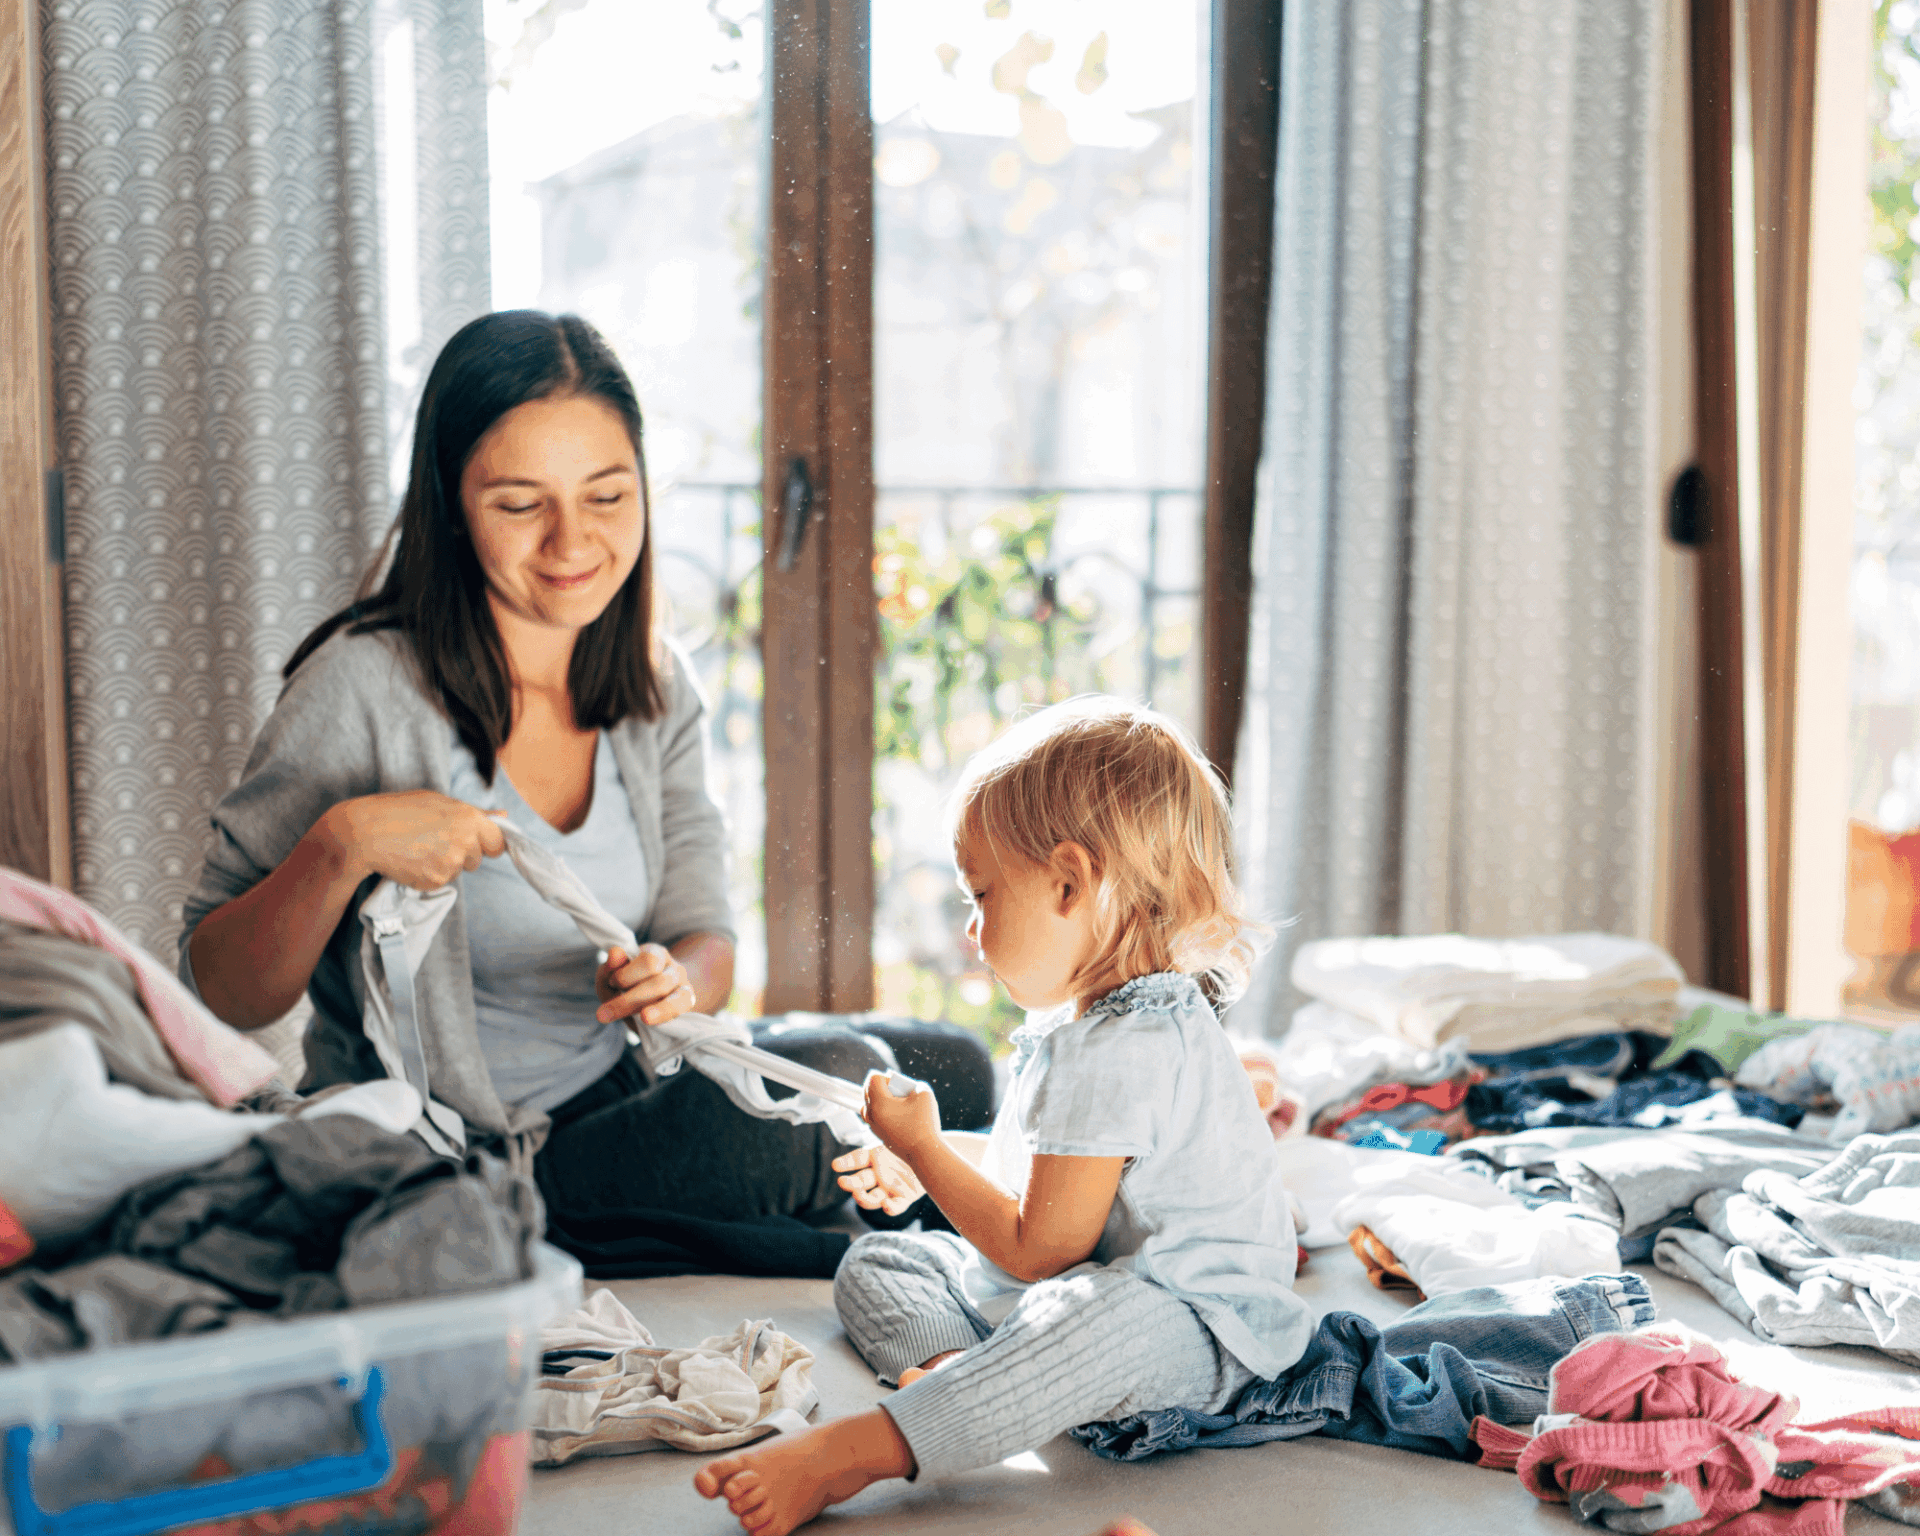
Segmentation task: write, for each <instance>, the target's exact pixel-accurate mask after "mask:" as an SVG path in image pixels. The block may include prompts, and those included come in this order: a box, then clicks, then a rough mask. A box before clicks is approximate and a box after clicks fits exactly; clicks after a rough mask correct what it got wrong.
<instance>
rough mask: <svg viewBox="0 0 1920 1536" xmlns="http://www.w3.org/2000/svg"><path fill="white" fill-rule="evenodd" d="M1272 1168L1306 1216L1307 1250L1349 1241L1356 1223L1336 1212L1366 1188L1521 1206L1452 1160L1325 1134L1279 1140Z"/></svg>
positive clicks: (1303, 1238) (1302, 1231)
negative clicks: (1338, 1218)
mask: <svg viewBox="0 0 1920 1536" xmlns="http://www.w3.org/2000/svg"><path fill="white" fill-rule="evenodd" d="M1273 1167H1274V1174H1275V1176H1276V1177H1277V1178H1278V1179H1279V1180H1280V1181H1281V1182H1282V1183H1283V1184H1285V1185H1286V1189H1287V1193H1288V1195H1290V1196H1291V1197H1292V1199H1293V1201H1294V1203H1295V1205H1296V1206H1297V1207H1298V1208H1299V1211H1300V1214H1301V1216H1304V1218H1305V1219H1304V1220H1300V1219H1299V1217H1296V1218H1295V1219H1296V1221H1297V1222H1298V1225H1299V1242H1300V1245H1301V1247H1303V1248H1337V1247H1339V1246H1340V1245H1341V1244H1342V1243H1344V1242H1346V1240H1347V1234H1348V1233H1349V1232H1351V1231H1352V1230H1353V1226H1351V1225H1348V1226H1342V1225H1340V1224H1339V1223H1338V1222H1337V1221H1336V1220H1335V1212H1336V1211H1338V1210H1339V1209H1340V1207H1341V1205H1342V1203H1343V1202H1345V1201H1346V1200H1348V1199H1350V1198H1351V1197H1352V1196H1354V1195H1357V1194H1359V1193H1361V1192H1362V1191H1363V1190H1364V1191H1369V1192H1373V1193H1379V1192H1381V1191H1383V1190H1384V1191H1386V1192H1388V1193H1392V1194H1416V1193H1417V1194H1423V1195H1428V1196H1432V1197H1434V1198H1437V1199H1442V1200H1451V1201H1457V1202H1460V1203H1463V1204H1466V1205H1475V1206H1485V1207H1492V1206H1500V1205H1517V1204H1519V1202H1518V1201H1517V1200H1516V1199H1515V1198H1514V1197H1513V1196H1512V1195H1510V1194H1508V1193H1507V1192H1506V1191H1505V1190H1503V1189H1501V1188H1500V1187H1499V1186H1498V1185H1496V1184H1495V1183H1494V1182H1493V1181H1492V1180H1491V1179H1489V1178H1486V1177H1484V1176H1483V1175H1481V1174H1478V1173H1475V1172H1474V1171H1473V1170H1472V1169H1471V1168H1469V1167H1467V1166H1466V1165H1465V1164H1463V1163H1460V1162H1459V1161H1457V1160H1455V1159H1453V1158H1450V1157H1428V1156H1425V1155H1423V1154H1421V1153H1418V1152H1400V1151H1395V1150H1393V1149H1391V1148H1386V1147H1356V1146H1354V1145H1353V1144H1352V1143H1350V1142H1345V1141H1333V1140H1331V1139H1329V1138H1328V1137H1325V1136H1301V1137H1294V1138H1290V1139H1288V1140H1286V1141H1280V1142H1275V1143H1274V1148H1273Z"/></svg>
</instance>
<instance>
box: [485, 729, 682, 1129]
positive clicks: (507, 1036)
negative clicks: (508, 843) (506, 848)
mask: <svg viewBox="0 0 1920 1536" xmlns="http://www.w3.org/2000/svg"><path fill="white" fill-rule="evenodd" d="M451 787H452V790H453V794H454V797H455V798H456V799H459V800H464V801H466V802H467V804H469V805H473V806H478V807H479V808H480V809H481V810H483V811H504V812H506V816H507V820H509V821H511V822H512V823H513V824H514V825H515V826H516V827H518V828H520V830H521V831H523V832H525V833H527V834H528V835H529V836H530V837H532V838H533V839H534V841H536V842H538V843H540V844H541V845H542V846H543V847H546V848H549V849H551V850H552V851H553V852H555V853H557V854H559V855H560V857H561V858H563V859H565V860H566V861H567V864H568V865H569V866H570V867H571V868H572V870H573V872H574V873H575V874H577V875H578V876H579V877H580V878H581V879H582V880H583V881H585V882H586V886H587V889H588V890H590V891H592V892H593V894H594V896H595V897H596V898H598V900H599V902H600V904H601V905H602V906H603V907H605V908H606V909H607V910H608V911H609V912H611V913H613V914H614V916H616V917H618V918H619V919H620V920H621V921H622V922H624V923H625V924H626V925H627V926H628V927H629V928H634V929H638V928H639V926H640V924H641V922H642V921H643V920H644V919H645V917H646V902H647V863H646V855H645V854H644V853H643V852H642V851H641V848H640V830H639V828H638V827H637V826H635V824H634V820H633V806H632V804H631V803H630V802H629V800H628V798H627V790H626V785H625V784H623V783H622V782H621V779H620V768H619V765H618V764H617V763H616V762H615V761H614V756H613V748H612V747H611V746H609V745H608V744H607V733H606V732H605V731H602V732H601V733H600V738H599V741H598V743H597V745H596V746H595V748H594V754H593V803H592V805H591V806H590V807H589V808H588V811H587V819H586V820H585V821H584V822H582V823H581V824H580V825H579V826H578V827H576V828H575V829H574V830H573V831H571V832H556V831H555V830H554V829H553V827H552V826H550V825H549V824H548V823H547V822H546V821H545V820H544V819H543V818H542V817H541V816H540V815H539V814H538V813H537V812H536V811H535V810H534V809H533V808H532V807H531V806H529V805H528V804H527V802H526V801H525V800H523V799H521V798H520V792H519V791H518V790H516V789H515V788H514V787H513V781H512V780H511V779H509V778H508V777H507V771H506V769H504V768H502V767H500V766H498V765H497V764H496V765H495V767H494V771H493V783H492V784H491V785H489V784H488V783H487V782H486V781H485V780H484V779H482V778H481V777H480V769H479V765H478V764H476V763H475V762H474V760H473V754H472V753H471V752H469V751H468V750H467V749H466V747H465V746H463V745H462V744H461V743H460V741H459V739H458V738H457V737H456V738H455V741H454V745H453V777H452V786H451ZM460 900H461V901H462V902H463V903H465V905H466V909H467V947H468V950H469V951H470V953H471V955H472V960H473V1009H474V1023H475V1025H476V1027H477V1028H478V1031H479V1035H480V1049H481V1052H482V1054H483V1055H484V1056H485V1058H486V1063H487V1070H488V1072H489V1073H490V1074H491V1075H492V1077H493V1086H494V1090H495V1092H497V1093H498V1094H499V1095H500V1097H501V1099H502V1100H503V1101H504V1102H506V1103H508V1104H518V1105H521V1106H523V1107H525V1108H527V1109H540V1110H546V1109H552V1108H554V1107H555V1106H556V1105H559V1104H564V1103H566V1101H567V1100H568V1099H570V1098H572V1097H573V1096H574V1095H575V1094H576V1093H578V1092H579V1091H580V1090H581V1089H582V1088H585V1087H586V1086H587V1085H588V1084H590V1083H592V1082H594V1081H596V1080H597V1079H598V1078H599V1077H600V1076H601V1075H602V1074H603V1073H605V1072H606V1070H607V1069H608V1068H609V1067H611V1066H612V1065H613V1064H614V1062H615V1061H617V1060H618V1059H619V1057H620V1053H621V1052H622V1051H624V1050H625V1049H626V1048H627V1027H626V1025H625V1024H624V1023H619V1022H616V1023H613V1024H602V1023H601V1022H600V1021H599V1020H598V1019H597V1018H595V1017H594V1011H595V1009H597V1008H598V1007H599V1006H600V1000H599V998H598V997H597V996H596V995H595V994H594V990H593V975H594V971H595V970H596V969H597V968H598V965H599V956H598V952H597V951H596V950H595V949H594V947H593V946H592V945H591V944H589V943H588V942H587V941H586V940H585V939H583V938H581V936H580V930H579V929H578V928H576V927H575V926H574V924H573V919H572V918H570V917H568V916H567V915H566V914H565V913H564V912H561V911H559V910H557V909H556V908H554V907H550V906H548V905H547V903H546V902H544V901H543V900H541V899H540V896H539V895H538V893H536V892H535V890H534V889H533V887H532V886H530V885H528V884H527V882H526V881H525V880H524V879H523V878H522V877H521V874H520V871H519V870H518V869H516V868H515V867H514V864H513V860H511V859H509V858H505V857H502V858H497V859H483V860H482V861H481V863H480V867H479V868H478V869H476V870H470V871H468V872H467V873H466V874H463V875H461V876H460Z"/></svg>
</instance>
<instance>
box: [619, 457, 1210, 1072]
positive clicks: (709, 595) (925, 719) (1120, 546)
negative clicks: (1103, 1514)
mask: <svg viewBox="0 0 1920 1536" xmlns="http://www.w3.org/2000/svg"><path fill="white" fill-rule="evenodd" d="M701 507H705V508H708V509H710V510H708V511H707V512H706V514H705V515H702V513H701V512H700V511H699V510H698V509H699V508H701ZM1199 509H1200V493H1199V492H1198V491H1197V490H1194V489H1191V488H1186V487H1172V486H1149V487H1107V486H1084V485H1068V486H1044V485H1015V486H961V485H918V486H909V485H897V486H885V487H882V488H881V489H880V491H879V494H878V505H877V518H876V524H877V526H876V530H875V559H874V581H875V598H876V602H877V603H878V605H879V613H880V655H879V657H878V661H877V665H876V678H875V686H876V694H875V782H874V789H875V795H874V839H875V857H876V861H877V862H878V865H879V887H878V889H879V895H878V901H877V911H876V913H875V923H874V929H875V964H876V970H877V973H878V982H879V993H880V1004H881V1006H882V1007H886V1008H889V1009H893V1010H896V1011H901V1012H912V1013H917V1014H921V1015H923V1016H937V1017H945V1018H951V1019H955V1020H957V1021H959V1022H965V1023H969V1024H972V1025H974V1026H975V1027H978V1028H980V1029H982V1030H983V1031H985V1032H986V1033H987V1034H988V1035H989V1036H990V1037H998V1036H1000V1035H1001V1034H1003V1033H1004V1031H1005V1029H1006V1028H1007V1027H1008V1026H1009V1025H1010V1024H1012V1023H1014V1022H1017V1016H1016V1015H1014V1014H1013V1012H1012V1010H1011V1008H1010V1005H1007V1004H1006V1003H1005V1000H1004V998H997V999H996V998H995V997H994V995H993V988H992V983H991V979H990V978H989V977H987V976H986V974H985V972H984V971H982V970H981V969H980V968H979V962H978V959H977V957H976V956H974V955H973V953H972V951H971V947H970V946H968V945H967V944H966V942H965V938H964V922H965V919H964V909H963V907H962V906H961V904H960V901H959V897H958V892H957V891H956V890H955V888H954V886H953V882H952V878H951V865H950V860H949V857H948V850H947V849H946V848H945V846H944V843H943V840H942V839H943V833H942V831H941V822H940V818H939V817H938V816H937V815H932V814H929V812H930V811H932V810H934V809H936V808H937V807H938V805H939V804H940V802H942V801H943V800H944V798H945V794H946V791H947V789H948V788H949V787H950V786H951V783H952V781H953V778H954V776H955V774H956V773H957V772H958V769H959V767H960V765H961V763H962V762H963V761H964V760H965V758H966V757H967V756H968V755H969V754H970V753H971V752H972V751H975V750H977V749H978V748H979V747H981V746H984V745H985V744H986V743H987V741H989V740H991V739H992V737H993V736H994V735H995V734H997V732H998V731H999V729H1000V728H1001V727H1002V726H1004V725H1005V724H1006V723H1007V722H1008V721H1009V720H1011V719H1012V718H1013V717H1014V716H1015V715H1016V714H1018V713H1019V712H1020V711H1022V710H1024V709H1027V708H1030V707H1032V706H1034V705H1038V704H1042V703H1047V702H1051V701H1053V700H1055V699H1058V698H1064V697H1066V696H1068V695H1069V694H1073V693H1080V692H1087V691H1104V692H1114V693H1121V694H1125V695H1128V696H1132V697H1139V698H1144V699H1148V700H1151V701H1153V702H1155V703H1156V704H1158V705H1159V706H1160V707H1162V708H1164V709H1166V710H1167V711H1168V712H1169V713H1171V714H1174V715H1175V716H1176V717H1179V718H1183V719H1185V720H1187V721H1188V723H1189V724H1193V723H1195V718H1194V717H1195V716H1196V714H1197V680H1196V678H1195V677H1194V675H1193V672H1192V663H1191V657H1192V650H1193V637H1194V633H1195V630H1196V628H1197V624H1198V618H1199V614H1198V603H1199V583H1198V569H1199ZM656 530H657V537H658V540H659V542H658V545H657V546H656V547H657V550H658V555H657V561H658V571H659V581H660V587H661V591H662V596H663V598H664V599H665V605H666V616H667V622H668V623H669V625H670V627H671V628H672V629H673V630H674V631H675V632H676V633H677V634H678V635H679V636H680V638H681V639H682V643H683V644H685V645H686V646H687V648H688V650H689V651H690V652H691V653H692V655H693V657H694V660H695V663H696V665H697V666H698V668H699V670H700V673H701V675H702V679H703V681H704V683H705V685H706V687H707V689H708V690H709V695H710V698H711V700H712V704H713V741H714V754H713V761H714V773H713V779H714V784H715V788H716V791H717V792H718V793H719V794H720V795H721V797H722V800H723V803H724V804H725V806H726V809H727V810H728V812H729V815H730V818H731V820H732V823H733V836H734V841H735V845H736V848H735V852H736V857H735V869H736V874H735V889H734V896H735V901H736V907H737V910H738V911H739V912H740V914H741V916H742V919H743V922H742V928H743V934H742V938H743V943H742V948H741V965H740V971H741V978H742V990H743V993H745V994H746V995H744V996H743V997H741V998H740V999H739V1002H740V1003H741V1005H742V1006H749V1007H750V1006H752V1003H753V1001H754V998H753V996H752V994H753V993H755V992H757V991H758V989H759V986H760V985H761V983H762V981H763V979H764V974H765V972H764V938H763V930H762V929H761V927H760V874H759V871H760V868H761V856H760V848H761V842H762V838H763V836H764V828H765V821H764V816H765V802H764V791H763V782H764V781H763V777H762V775H763V762H762V755H761V741H760V703H761V692H760V689H761V674H760V664H759V640H760V635H759V628H760V601H759V572H760V549H761V535H760V526H759V488H758V487H757V486H752V485H745V484H740V483H737V482H696V481H683V482H681V483H679V484H678V485H675V486H673V487H671V488H670V489H669V490H667V491H666V492H665V493H663V494H662V496H661V497H660V498H659V507H658V509H657V514H656Z"/></svg>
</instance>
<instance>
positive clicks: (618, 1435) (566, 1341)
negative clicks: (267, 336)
mask: <svg viewBox="0 0 1920 1536" xmlns="http://www.w3.org/2000/svg"><path fill="white" fill-rule="evenodd" d="M556 1350H582V1351H588V1352H590V1353H589V1354H588V1355H587V1356H586V1357H585V1358H582V1359H580V1360H579V1361H578V1362H576V1363H572V1364H571V1365H570V1368H569V1369H568V1370H567V1372H566V1374H565V1375H562V1376H547V1375H543V1376H542V1377H541V1378H540V1380H539V1383H538V1384H537V1386H536V1388H535V1391H534V1411H533V1437H532V1440H533V1444H532V1450H533V1461H534V1465H536V1466H546V1467H554V1466H559V1465H560V1464H561V1463H563V1462H567V1461H571V1460H572V1459H573V1458H574V1457H576V1456H618V1455H624V1454H627V1453H629V1452H634V1451H654V1450H664V1449H674V1450H681V1451H723V1450H726V1449H728V1448H729V1447H732V1446H736V1445H745V1444H746V1443H747V1442H748V1441H750V1440H758V1439H760V1438H761V1437H763V1436H765V1435H770V1434H776V1433H793V1432H795V1431H798V1430H803V1429H805V1428H806V1427H807V1415H808V1414H810V1413H812V1412H813V1410H814V1408H815V1407H816V1406H817V1405H818V1404H819V1401H820V1394H819V1392H818V1391H817V1390H816V1389H815V1388H814V1385H813V1379H812V1378H813V1355H812V1354H811V1353H810V1352H809V1351H808V1350H807V1349H806V1348H805V1347H804V1346H802V1345H800V1344H799V1343H797V1342H795V1341H794V1340H793V1339H791V1338H789V1337H788V1336H787V1335H786V1334H784V1333H781V1332H779V1331H778V1330H777V1329H775V1327H774V1326H773V1324H772V1323H770V1322H765V1321H761V1322H751V1321H749V1322H743V1323H742V1324H741V1325H740V1326H739V1327H738V1328H736V1329H735V1330H734V1331H733V1332H732V1333H729V1334H719V1335H716V1336H715V1337H713V1338H709V1339H702V1340H701V1341H700V1343H699V1344H698V1345H696V1346H695V1347H694V1348H692V1349H663V1348H661V1347H660V1346H658V1345H656V1344H655V1343H654V1342H653V1335H652V1334H650V1333H649V1332H648V1331H647V1330H646V1328H645V1327H643V1326H642V1325H641V1323H640V1320H639V1319H638V1318H636V1317H635V1316H634V1315H633V1314H632V1313H631V1312H629V1311H628V1310H627V1309H626V1308H625V1307H624V1306H622V1305H621V1304H620V1301H619V1299H618V1298H617V1297H615V1295H614V1294H613V1292H612V1291H609V1290H606V1289H604V1288H602V1289H601V1290H597V1291H595V1292H594V1293H593V1294H592V1295H591V1296H590V1297H588V1298H587V1301H586V1304H585V1305H584V1306H582V1307H580V1308H579V1310H577V1311H575V1312H572V1313H570V1314H569V1315H568V1316H566V1317H564V1318H562V1319H560V1320H559V1321H558V1322H556V1323H552V1324H550V1325H549V1326H547V1327H545V1328H542V1329H541V1330H540V1351H541V1353H542V1354H543V1355H549V1354H552V1353H553V1352H554V1351H556ZM595 1354H604V1355H605V1356H606V1358H604V1359H595V1358H592V1356H593V1355H595ZM556 1363H558V1364H568V1362H566V1361H564V1360H562V1361H559V1362H556Z"/></svg>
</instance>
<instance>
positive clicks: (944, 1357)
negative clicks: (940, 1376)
mask: <svg viewBox="0 0 1920 1536" xmlns="http://www.w3.org/2000/svg"><path fill="white" fill-rule="evenodd" d="M965 1353H966V1351H965V1350H964V1349H949V1350H944V1351H942V1352H941V1353H940V1354H937V1355H935V1356H933V1357H932V1358H931V1359H928V1360H923V1361H921V1362H920V1364H918V1365H910V1366H908V1367H907V1368H906V1369H905V1370H904V1371H902V1372H901V1373H900V1385H901V1386H903V1387H910V1386H912V1385H913V1384H914V1383H915V1382H916V1381H918V1380H919V1379H920V1378H921V1377H922V1376H931V1375H932V1374H933V1373H934V1372H935V1371H937V1370H939V1369H940V1367H941V1366H943V1365H945V1364H946V1363H947V1362H948V1361H949V1360H958V1359H959V1358H960V1357H961V1356H962V1355H964V1354H965Z"/></svg>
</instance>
